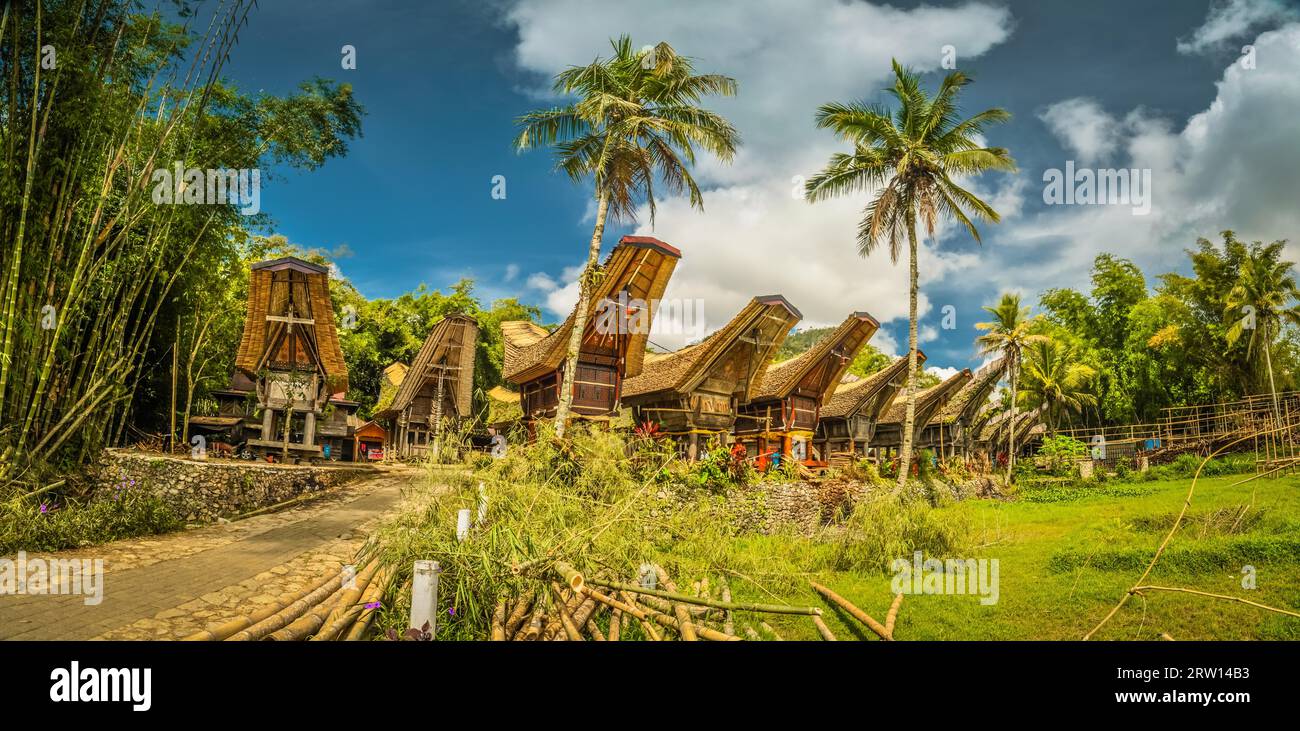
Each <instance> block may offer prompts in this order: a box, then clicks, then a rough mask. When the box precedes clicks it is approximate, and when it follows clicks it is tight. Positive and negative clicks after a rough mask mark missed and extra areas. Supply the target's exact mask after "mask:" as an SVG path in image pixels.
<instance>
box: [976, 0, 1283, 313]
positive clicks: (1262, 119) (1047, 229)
mask: <svg viewBox="0 0 1300 731" xmlns="http://www.w3.org/2000/svg"><path fill="white" fill-rule="evenodd" d="M1254 45H1255V47H1256V49H1257V51H1258V58H1259V63H1258V64H1257V66H1256V68H1253V69H1246V68H1243V67H1242V66H1241V65H1240V64H1237V63H1233V64H1231V65H1229V66H1227V67H1226V68H1225V69H1224V71H1223V75H1222V78H1221V79H1220V81H1219V82H1218V83H1217V85H1216V86H1217V93H1216V96H1215V98H1214V100H1213V101H1212V102H1210V104H1209V105H1208V107H1207V108H1206V109H1205V110H1204V111H1201V112H1200V113H1198V114H1195V115H1193V116H1192V117H1191V118H1190V119H1188V120H1187V122H1186V123H1185V124H1184V125H1183V126H1182V128H1181V129H1179V128H1178V127H1177V126H1176V125H1175V124H1173V123H1171V122H1170V121H1169V120H1166V119H1161V118H1158V117H1155V116H1152V115H1151V114H1150V113H1149V112H1147V111H1145V110H1142V109H1135V110H1133V111H1131V112H1129V113H1128V114H1126V115H1125V116H1124V117H1122V118H1120V117H1114V116H1112V117H1109V118H1108V119H1107V120H1104V121H1102V122H1101V124H1102V125H1103V126H1110V127H1112V128H1114V129H1116V130H1117V135H1118V137H1117V139H1116V142H1115V154H1114V157H1115V159H1114V161H1113V162H1112V164H1114V165H1117V166H1118V165H1123V166H1127V167H1136V168H1150V169H1151V171H1152V182H1153V191H1152V200H1153V202H1152V210H1151V213H1150V215H1146V216H1135V215H1132V213H1131V208H1130V206H1127V205H1112V206H1052V207H1050V208H1047V209H1045V210H1042V211H1041V212H1039V213H1037V214H1035V215H1030V216H1027V217H1024V218H1022V219H1021V220H1018V221H1014V222H1010V223H1007V224H1005V225H1003V226H1002V227H1000V230H999V232H998V237H997V239H996V242H995V244H994V245H993V246H986V247H985V253H986V254H987V256H986V257H985V258H984V259H982V260H981V263H980V266H979V267H978V268H977V269H976V270H974V271H972V272H970V273H969V274H967V275H963V276H962V277H961V278H960V282H961V283H962V284H963V285H964V284H965V283H966V282H970V283H971V286H972V287H978V288H980V289H981V290H984V289H987V288H988V287H989V286H994V287H999V288H1002V289H1006V290H1016V289H1020V290H1022V291H1024V288H1025V287H1029V288H1030V289H1029V290H1028V291H1027V292H1026V294H1028V295H1030V298H1031V301H1032V296H1033V295H1034V294H1035V293H1037V292H1041V291H1042V290H1043V289H1046V288H1049V287H1059V286H1080V287H1085V288H1086V287H1087V286H1088V276H1089V270H1090V268H1091V265H1092V260H1093V258H1094V257H1095V256H1096V255H1097V254H1099V253H1101V252H1112V253H1116V254H1118V255H1120V256H1124V257H1128V258H1130V259H1133V260H1134V261H1135V262H1136V263H1137V264H1138V265H1139V266H1141V267H1142V268H1143V270H1144V271H1145V272H1146V273H1147V274H1148V275H1149V276H1153V275H1155V274H1157V273H1160V272H1164V271H1169V270H1171V269H1174V268H1178V267H1182V266H1183V265H1184V264H1185V262H1186V254H1185V253H1184V249H1187V248H1189V247H1192V246H1194V244H1195V242H1196V239H1197V237H1205V238H1208V239H1210V240H1213V241H1218V240H1219V232H1220V231H1222V230H1224V229H1233V230H1234V231H1236V232H1237V234H1238V236H1239V237H1240V238H1242V239H1245V240H1248V241H1250V240H1264V241H1273V240H1276V239H1284V238H1285V239H1290V240H1291V241H1292V242H1293V244H1292V250H1291V251H1290V252H1289V253H1290V255H1291V256H1292V257H1293V258H1294V257H1296V256H1297V255H1298V254H1300V252H1297V251H1295V248H1294V246H1295V243H1294V242H1296V241H1297V239H1298V238H1300V208H1298V207H1297V206H1296V205H1295V180H1296V171H1297V170H1300V145H1298V144H1296V138H1295V130H1294V126H1293V125H1289V124H1286V123H1277V122H1276V120H1288V119H1296V118H1297V117H1300V75H1297V74H1296V72H1295V70H1296V69H1297V68H1300V23H1292V24H1289V25H1286V26H1284V27H1282V28H1280V29H1278V30H1275V31H1268V32H1265V33H1263V34H1261V35H1260V36H1259V37H1258V38H1257V39H1256V40H1255V41H1254ZM1067 101H1069V100H1067ZM1062 144H1063V146H1065V147H1067V148H1069V147H1070V144H1071V142H1070V139H1069V137H1068V135H1067V136H1066V138H1065V139H1063V140H1062ZM1062 162H1063V161H1062ZM1031 185H1033V186H1035V188H1036V189H1031V192H1030V195H1037V194H1039V193H1040V192H1041V185H1042V183H1040V182H1039V183H1032V184H1031ZM1148 283H1149V284H1151V285H1154V284H1155V282H1152V281H1149V282H1148Z"/></svg>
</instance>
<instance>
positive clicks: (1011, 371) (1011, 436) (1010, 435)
mask: <svg viewBox="0 0 1300 731" xmlns="http://www.w3.org/2000/svg"><path fill="white" fill-rule="evenodd" d="M1016 365H1017V363H1016V359H1015V358H1011V363H1009V364H1008V366H1007V373H1008V376H1009V378H1010V379H1011V425H1010V426H1009V427H1008V428H1007V484H1011V471H1012V469H1014V468H1015V466H1016Z"/></svg>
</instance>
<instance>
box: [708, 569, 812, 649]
mask: <svg viewBox="0 0 1300 731" xmlns="http://www.w3.org/2000/svg"><path fill="white" fill-rule="evenodd" d="M722 601H724V602H726V603H727V604H730V603H731V584H729V583H727V577H726V576H723V577H722ZM812 616H814V617H816V616H817V615H816V614H814V615H812ZM722 631H723V632H726V633H727V634H729V635H734V634H736V626H735V624H733V623H732V618H731V610H730V609H727V610H726V614H725V615H723V619H722Z"/></svg>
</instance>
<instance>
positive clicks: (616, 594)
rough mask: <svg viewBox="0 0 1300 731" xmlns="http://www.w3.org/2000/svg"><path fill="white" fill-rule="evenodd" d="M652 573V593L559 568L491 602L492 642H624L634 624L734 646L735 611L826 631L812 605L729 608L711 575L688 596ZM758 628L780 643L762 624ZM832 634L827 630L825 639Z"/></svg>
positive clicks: (650, 633)
mask: <svg viewBox="0 0 1300 731" xmlns="http://www.w3.org/2000/svg"><path fill="white" fill-rule="evenodd" d="M653 568H654V570H653V575H654V578H655V583H656V584H657V586H656V587H653V588H652V587H647V586H643V585H641V584H638V583H627V582H622V581H618V580H616V578H613V577H587V576H584V575H583V574H582V573H581V572H579V571H577V570H576V569H574V567H573V566H571V565H569V564H567V563H563V562H557V563H556V564H554V566H553V567H552V569H551V571H550V575H549V576H548V577H546V578H545V580H544V581H539V582H538V586H536V587H534V588H533V589H530V590H526V591H524V592H523V593H521V594H520V595H518V596H515V597H505V598H498V599H497V600H496V602H495V603H494V604H493V607H494V610H493V613H492V623H491V630H490V637H491V639H492V640H493V641H497V642H505V641H514V642H529V641H537V640H541V641H594V642H618V641H621V640H625V639H627V628H628V626H629V625H632V626H638V627H640V629H641V633H642V634H643V635H644V637H645V638H646V639H648V640H651V641H664V640H684V641H688V642H691V641H698V640H706V641H711V642H734V641H738V640H740V639H742V638H741V637H740V636H738V635H737V634H736V632H735V629H734V619H733V614H732V613H733V612H750V613H756V614H776V615H782V614H786V615H790V614H793V615H804V616H809V617H811V618H812V619H813V620H814V622H816V623H818V624H819V626H820V627H825V624H824V623H822V622H820V619H821V613H822V612H821V609H819V608H817V607H800V606H790V605H784V604H756V603H750V602H733V601H731V588H730V586H728V585H727V582H726V581H725V579H724V580H722V581H720V582H718V583H717V584H715V586H720V587H721V598H720V599H719V598H714V594H713V592H712V591H711V590H710V581H709V577H702V578H701V579H699V580H698V581H692V582H691V583H690V586H691V593H690V594H686V593H682V592H680V591H678V588H677V584H676V583H675V582H674V581H673V579H672V577H671V576H669V575H668V573H667V571H665V570H664V569H663V567H661V566H654V567H653ZM658 587H663V588H658ZM762 626H763V627H764V628H765V629H767V630H768V632H769V634H771V635H772V636H774V637H778V638H779V637H780V635H779V634H778V633H777V632H776V630H774V629H772V628H771V626H770V625H768V624H767V623H766V622H763V623H762ZM829 634H830V630H829V629H825V631H824V632H823V636H826V635H829ZM833 637H834V636H833V635H831V636H830V637H829V638H828V639H833Z"/></svg>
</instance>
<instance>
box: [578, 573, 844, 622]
mask: <svg viewBox="0 0 1300 731" xmlns="http://www.w3.org/2000/svg"><path fill="white" fill-rule="evenodd" d="M587 583H588V584H593V585H595V586H602V587H605V588H606V589H617V590H619V591H628V592H632V593H634V594H643V595H649V596H657V597H659V598H661V599H669V600H671V601H674V602H680V603H683V604H698V605H700V606H705V607H713V608H715V609H730V610H732V611H736V612H760V613H761V612H766V613H768V614H821V613H822V610H821V609H819V608H818V607H797V606H791V605H788V604H752V603H748V602H723V601H718V600H716V599H701V598H698V597H693V596H686V595H684V594H676V593H673V592H671V591H662V590H660V589H647V588H645V587H644V586H640V585H638V584H623V583H620V582H617V581H600V580H597V579H589V580H588V581H587Z"/></svg>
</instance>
